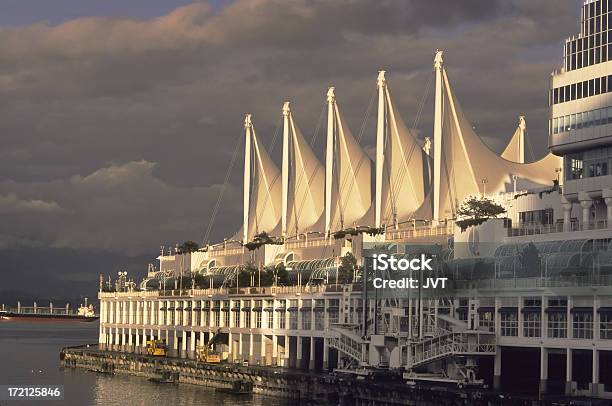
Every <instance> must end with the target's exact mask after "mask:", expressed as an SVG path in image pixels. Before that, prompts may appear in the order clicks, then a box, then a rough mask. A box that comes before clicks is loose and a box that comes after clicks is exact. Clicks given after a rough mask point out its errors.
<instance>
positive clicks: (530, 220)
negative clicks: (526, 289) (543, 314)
mask: <svg viewBox="0 0 612 406" xmlns="http://www.w3.org/2000/svg"><path fill="white" fill-rule="evenodd" d="M553 222H554V210H553V208H552V207H551V208H548V209H544V210H532V211H522V212H519V224H530V225H531V224H544V225H548V224H552V223H553ZM525 306H528V305H527V304H526V305H525ZM537 306H540V305H537Z"/></svg>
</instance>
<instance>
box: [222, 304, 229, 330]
mask: <svg viewBox="0 0 612 406" xmlns="http://www.w3.org/2000/svg"><path fill="white" fill-rule="evenodd" d="M223 325H224V326H225V327H230V311H229V308H228V309H227V310H226V311H224V312H223Z"/></svg>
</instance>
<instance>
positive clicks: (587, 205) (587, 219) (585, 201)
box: [578, 192, 593, 230]
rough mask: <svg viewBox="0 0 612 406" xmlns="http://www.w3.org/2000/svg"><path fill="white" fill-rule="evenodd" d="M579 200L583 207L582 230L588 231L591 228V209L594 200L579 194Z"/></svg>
mask: <svg viewBox="0 0 612 406" xmlns="http://www.w3.org/2000/svg"><path fill="white" fill-rule="evenodd" d="M578 199H579V200H580V207H582V229H583V230H588V229H590V228H591V226H590V223H591V207H592V206H593V200H592V199H591V197H590V196H589V195H588V194H587V193H585V192H580V193H578Z"/></svg>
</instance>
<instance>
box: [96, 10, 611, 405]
mask: <svg viewBox="0 0 612 406" xmlns="http://www.w3.org/2000/svg"><path fill="white" fill-rule="evenodd" d="M611 3H612V2H611ZM609 11H610V12H612V7H611V4H609V3H608V0H596V1H587V2H585V3H584V5H583V6H582V9H581V29H580V33H579V34H578V35H577V36H574V37H572V38H569V39H567V40H566V43H565V47H564V64H563V67H562V69H561V70H560V71H557V72H554V73H553V74H552V76H551V80H550V97H549V99H550V100H549V102H550V133H549V149H550V151H549V153H548V154H547V155H546V156H544V157H543V158H541V159H540V160H538V161H535V162H529V163H527V162H525V156H524V145H525V142H526V141H525V133H526V131H525V129H526V125H527V124H526V120H525V118H524V117H520V118H519V123H518V126H517V129H516V131H515V133H514V134H513V135H512V137H511V138H510V141H509V143H508V146H507V147H506V149H505V150H504V152H503V153H502V154H501V156H498V155H497V154H495V153H494V152H492V151H491V150H490V149H489V148H488V147H487V146H486V145H485V144H484V143H483V142H482V140H481V139H480V137H479V136H478V135H477V134H476V133H475V132H474V129H473V127H472V126H471V125H470V123H469V121H468V119H467V117H466V116H465V114H464V113H463V111H462V109H461V106H460V105H459V102H458V95H456V94H455V93H454V91H453V88H452V86H451V82H450V80H449V75H448V73H447V70H446V68H445V65H444V61H443V54H442V52H441V51H438V52H436V54H435V58H434V69H433V74H434V75H435V97H434V102H435V117H434V123H433V140H431V141H432V142H430V141H429V139H428V140H426V141H422V140H419V139H417V138H416V137H415V136H414V135H413V134H412V133H411V131H410V130H409V129H408V127H407V126H406V125H405V124H404V122H403V120H402V117H401V116H400V114H399V111H398V109H397V107H396V106H395V104H394V101H393V99H392V97H391V92H390V84H389V82H388V80H387V78H386V74H385V72H384V71H381V72H379V75H378V78H377V86H378V109H377V145H376V157H375V160H374V161H372V160H371V159H370V158H369V157H368V155H367V154H366V153H365V152H364V151H363V149H362V147H361V146H360V144H359V141H360V137H357V138H356V137H355V136H354V135H353V133H352V132H351V131H350V129H349V128H348V125H347V123H346V122H345V121H344V119H343V116H342V114H341V109H340V102H339V101H338V97H337V96H336V92H335V89H334V88H330V89H329V91H328V93H327V95H326V98H325V103H327V107H328V117H327V118H328V120H327V123H328V126H327V144H326V155H325V160H324V161H319V159H318V158H317V156H316V154H315V153H314V151H312V149H311V148H310V146H309V145H308V142H306V140H305V139H304V136H303V135H302V133H301V132H300V131H299V128H298V126H297V124H296V123H295V121H294V118H293V115H292V112H291V109H290V105H289V103H288V102H287V103H285V104H284V105H283V108H282V112H281V114H282V118H283V147H282V160H281V165H280V169H279V167H277V166H276V164H275V163H274V162H273V159H272V158H271V157H270V156H269V155H268V153H267V152H266V151H265V149H264V147H263V145H262V144H261V143H260V141H259V139H258V137H257V135H256V132H255V129H254V124H253V119H252V117H251V116H250V115H247V117H246V119H245V140H246V142H245V156H244V159H245V160H244V218H243V225H242V229H241V230H240V231H239V232H238V233H236V235H235V236H234V237H232V238H229V239H228V240H226V241H224V242H222V243H219V244H213V245H206V246H205V247H203V248H201V249H200V250H197V251H195V252H189V253H179V252H170V253H168V252H163V251H162V253H161V255H160V256H159V257H158V260H159V265H158V266H156V267H152V268H150V270H149V272H148V274H147V276H146V278H144V280H143V281H142V283H141V284H140V285H139V288H138V289H102V290H101V292H100V293H99V299H100V336H99V343H100V346H101V347H102V348H106V349H109V350H116V351H126V352H136V353H143V352H144V349H145V346H146V342H147V341H148V340H151V339H164V340H166V342H167V343H168V344H169V347H170V355H171V356H178V357H186V358H194V357H195V356H196V351H197V348H198V347H199V346H202V345H205V344H206V343H208V341H209V340H210V339H211V338H212V337H213V336H215V335H217V334H219V335H220V337H221V339H220V340H218V341H216V344H215V345H216V346H217V350H219V351H220V352H222V353H223V358H224V359H227V361H228V362H240V363H244V362H245V361H246V362H248V363H249V364H258V365H276V366H281V367H288V368H302V369H313V370H332V369H336V370H340V371H344V372H347V373H358V374H368V373H370V372H371V371H372V370H389V371H401V372H402V373H403V378H404V379H405V380H407V381H428V380H429V381H431V380H435V381H437V382H440V381H445V382H457V383H468V384H476V383H482V382H484V384H488V385H490V386H491V387H494V388H496V389H501V390H504V391H520V392H528V393H534V394H538V393H539V394H567V395H576V396H577V395H588V396H595V397H601V398H612V367H610V365H612V174H609V168H610V165H612V162H610V159H611V158H612V152H610V151H612V121H611V120H612V99H610V97H612V96H611V95H612V92H608V91H607V89H609V88H611V87H610V86H612V81H611V80H610V78H611V77H612V61H608V57H607V55H608V54H609V52H608V48H607V47H608V40H607V38H608V34H610V36H611V38H612V31H611V30H608V16H609V15H610V12H609ZM608 117H611V118H608ZM470 196H486V197H487V198H489V199H491V200H494V201H495V202H497V204H499V205H501V206H503V208H504V209H505V210H506V214H505V218H496V219H489V220H488V221H485V222H483V223H481V224H475V225H471V226H468V227H467V228H465V229H462V227H461V226H458V225H457V224H456V223H455V222H456V220H457V217H458V215H457V211H458V207H459V206H460V205H461V204H462V203H463V202H464V201H465V200H466V199H468V198H469V197H470ZM381 249H383V250H386V251H387V252H393V253H394V254H395V255H398V256H402V257H405V258H407V257H410V256H411V255H414V254H416V253H420V252H425V251H426V252H428V253H430V254H433V255H435V258H436V263H437V267H436V272H438V275H442V276H445V277H448V278H449V286H447V287H446V288H437V289H427V290H425V289H418V290H415V291H414V292H412V291H411V290H403V291H398V290H396V291H390V290H380V291H378V290H375V289H373V287H372V285H371V284H370V283H363V281H364V280H365V281H367V280H368V278H367V274H368V273H369V272H370V271H371V269H370V265H369V262H368V261H369V260H368V258H370V257H371V255H372V253H373V252H376V250H381ZM348 254H350V255H348ZM347 255H348V256H347ZM352 258H354V259H355V261H356V264H357V265H360V266H359V267H355V268H353V267H351V266H349V265H347V263H349V262H350V261H349V260H348V259H352ZM266 269H268V270H269V271H270V272H272V273H274V272H280V270H283V271H284V272H286V275H285V277H284V281H283V285H284V286H281V285H280V284H279V283H277V275H276V274H274V280H273V281H272V282H271V283H269V284H268V285H271V286H262V283H261V277H262V274H266V273H267V272H268V271H266ZM351 271H352V273H351ZM245 275H246V280H245V279H244V276H245ZM347 275H348V276H347ZM405 276H412V275H411V274H406V275H405ZM185 277H188V278H185Z"/></svg>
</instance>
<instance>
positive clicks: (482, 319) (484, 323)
mask: <svg viewBox="0 0 612 406" xmlns="http://www.w3.org/2000/svg"><path fill="white" fill-rule="evenodd" d="M478 326H479V327H481V328H483V329H485V330H489V331H495V313H494V312H491V311H486V312H482V313H480V314H479V315H478Z"/></svg>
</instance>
